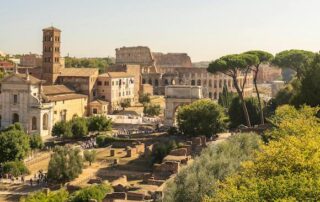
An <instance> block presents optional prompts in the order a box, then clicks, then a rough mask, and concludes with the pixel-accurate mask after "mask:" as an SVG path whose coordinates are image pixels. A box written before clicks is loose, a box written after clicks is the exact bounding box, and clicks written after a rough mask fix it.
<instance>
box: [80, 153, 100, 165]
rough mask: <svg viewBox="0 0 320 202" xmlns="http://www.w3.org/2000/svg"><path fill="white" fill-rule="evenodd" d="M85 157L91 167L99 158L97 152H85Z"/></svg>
mask: <svg viewBox="0 0 320 202" xmlns="http://www.w3.org/2000/svg"><path fill="white" fill-rule="evenodd" d="M83 157H84V160H86V161H88V162H89V165H90V166H91V164H92V163H93V162H94V161H95V160H96V157H97V152H96V150H91V151H89V150H85V151H84V152H83Z"/></svg>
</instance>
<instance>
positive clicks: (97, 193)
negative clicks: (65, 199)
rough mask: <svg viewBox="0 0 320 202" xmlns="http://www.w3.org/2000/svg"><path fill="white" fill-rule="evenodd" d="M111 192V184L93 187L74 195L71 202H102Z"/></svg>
mask: <svg viewBox="0 0 320 202" xmlns="http://www.w3.org/2000/svg"><path fill="white" fill-rule="evenodd" d="M111 192H112V187H111V186H110V185H109V184H99V185H92V186H89V187H86V188H83V189H81V190H79V191H76V192H75V193H73V194H72V195H71V197H70V202H88V201H89V200H90V199H95V200H97V201H98V202H102V200H103V199H104V197H105V196H106V194H108V193H111Z"/></svg>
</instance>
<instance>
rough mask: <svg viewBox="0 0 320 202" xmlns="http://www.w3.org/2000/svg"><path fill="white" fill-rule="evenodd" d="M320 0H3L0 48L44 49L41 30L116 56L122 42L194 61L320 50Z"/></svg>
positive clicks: (75, 46)
mask: <svg viewBox="0 0 320 202" xmlns="http://www.w3.org/2000/svg"><path fill="white" fill-rule="evenodd" d="M319 9H320V0H157V1H156V0H0V21H1V23H0V50H2V51H4V52H7V53H28V52H36V53H41V41H42V37H41V35H42V31H41V30H42V28H44V27H48V26H51V25H54V26H56V27H57V28H60V29H61V30H62V54H63V55H67V54H68V53H69V54H70V55H71V56H78V57H92V56H98V57H104V56H114V55H115V51H114V49H115V48H117V47H122V46H137V45H143V46H149V47H150V48H151V50H152V51H154V52H186V53H188V54H189V55H190V56H191V58H192V60H193V61H201V60H212V59H215V58H217V57H220V56H222V55H225V54H229V53H239V52H242V51H246V50H250V49H262V50H267V51H270V52H272V53H276V52H279V51H281V50H284V49H293V48H296V49H308V50H312V51H319V49H320V11H319Z"/></svg>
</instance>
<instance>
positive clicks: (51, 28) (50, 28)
mask: <svg viewBox="0 0 320 202" xmlns="http://www.w3.org/2000/svg"><path fill="white" fill-rule="evenodd" d="M42 30H43V31H45V30H56V31H59V32H61V30H60V29H58V28H56V27H53V26H51V27H47V28H44V29H42Z"/></svg>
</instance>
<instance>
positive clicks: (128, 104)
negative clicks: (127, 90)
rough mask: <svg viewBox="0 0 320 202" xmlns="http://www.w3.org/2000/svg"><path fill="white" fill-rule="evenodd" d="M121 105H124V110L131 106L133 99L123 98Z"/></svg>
mask: <svg viewBox="0 0 320 202" xmlns="http://www.w3.org/2000/svg"><path fill="white" fill-rule="evenodd" d="M120 106H121V107H122V110H125V108H128V107H130V106H131V101H130V99H129V98H126V99H123V100H121V102H120Z"/></svg>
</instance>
